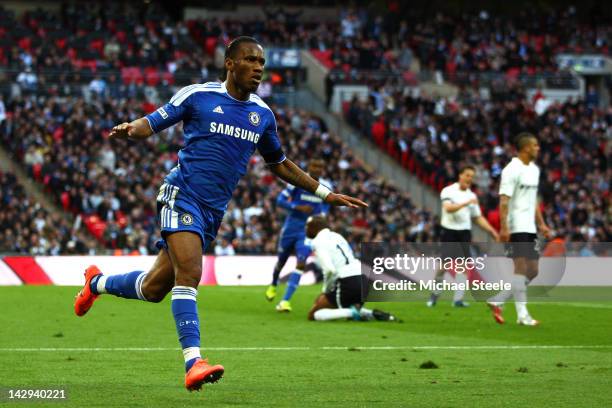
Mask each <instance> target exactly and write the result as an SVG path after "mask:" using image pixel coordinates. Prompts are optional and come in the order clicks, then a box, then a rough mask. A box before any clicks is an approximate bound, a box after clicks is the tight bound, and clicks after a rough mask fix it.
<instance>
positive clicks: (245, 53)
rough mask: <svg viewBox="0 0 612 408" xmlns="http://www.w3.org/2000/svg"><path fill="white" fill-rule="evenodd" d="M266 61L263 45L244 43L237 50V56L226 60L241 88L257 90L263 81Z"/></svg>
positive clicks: (228, 68)
mask: <svg viewBox="0 0 612 408" xmlns="http://www.w3.org/2000/svg"><path fill="white" fill-rule="evenodd" d="M265 63H266V59H265V58H264V50H263V48H262V47H261V45H259V44H255V43H242V44H240V47H239V48H238V51H237V52H236V57H235V58H233V59H231V58H228V59H227V60H226V68H227V70H228V72H229V73H230V75H232V76H233V80H234V82H235V83H236V85H238V87H239V88H240V89H243V90H245V91H247V92H255V91H256V90H257V87H259V83H260V82H261V78H262V76H263V69H264V65H265Z"/></svg>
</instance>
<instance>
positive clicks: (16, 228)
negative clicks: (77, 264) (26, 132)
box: [0, 172, 97, 255]
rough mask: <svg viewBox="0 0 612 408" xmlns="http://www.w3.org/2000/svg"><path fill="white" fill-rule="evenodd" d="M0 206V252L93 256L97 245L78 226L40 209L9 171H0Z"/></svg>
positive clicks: (60, 215)
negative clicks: (0, 208)
mask: <svg viewBox="0 0 612 408" xmlns="http://www.w3.org/2000/svg"><path fill="white" fill-rule="evenodd" d="M0 205H1V207H2V211H0V253H23V254H31V255H58V254H88V253H95V250H96V247H97V245H96V243H95V242H93V239H92V238H91V236H90V235H89V234H87V232H86V231H85V229H84V228H81V227H80V224H79V223H74V222H69V221H68V220H67V219H66V218H64V217H63V216H62V214H61V213H57V212H56V213H49V212H47V211H46V210H45V209H43V208H42V206H41V205H40V204H38V203H37V202H35V201H34V200H32V198H31V197H29V196H28V195H27V194H26V192H25V190H24V188H23V186H22V185H21V184H19V182H18V181H17V178H16V177H15V175H14V174H13V173H11V172H0Z"/></svg>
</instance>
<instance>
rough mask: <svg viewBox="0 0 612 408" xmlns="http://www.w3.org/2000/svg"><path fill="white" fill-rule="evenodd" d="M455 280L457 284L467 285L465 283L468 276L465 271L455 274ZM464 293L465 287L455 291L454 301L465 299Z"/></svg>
mask: <svg viewBox="0 0 612 408" xmlns="http://www.w3.org/2000/svg"><path fill="white" fill-rule="evenodd" d="M455 282H456V283H457V284H461V285H465V283H466V282H467V276H465V273H457V274H455ZM464 295H465V290H464V289H457V290H456V291H455V294H454V295H453V302H458V301H460V300H463V296H464Z"/></svg>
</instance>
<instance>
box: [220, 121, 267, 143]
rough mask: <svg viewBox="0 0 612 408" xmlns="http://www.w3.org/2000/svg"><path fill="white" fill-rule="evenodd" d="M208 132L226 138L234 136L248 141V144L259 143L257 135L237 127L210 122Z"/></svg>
mask: <svg viewBox="0 0 612 408" xmlns="http://www.w3.org/2000/svg"><path fill="white" fill-rule="evenodd" d="M210 132H211V133H222V134H224V135H227V136H234V137H235V138H238V139H242V140H248V141H249V142H253V143H257V142H258V141H259V133H255V132H253V131H250V130H246V129H242V128H239V127H238V126H231V125H228V124H225V123H217V122H210Z"/></svg>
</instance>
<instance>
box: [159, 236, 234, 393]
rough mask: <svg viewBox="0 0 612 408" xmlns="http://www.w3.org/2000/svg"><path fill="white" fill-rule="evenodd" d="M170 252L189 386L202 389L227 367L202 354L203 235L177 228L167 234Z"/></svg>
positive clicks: (176, 316) (174, 308)
mask: <svg viewBox="0 0 612 408" xmlns="http://www.w3.org/2000/svg"><path fill="white" fill-rule="evenodd" d="M166 242H167V243H168V254H169V256H170V259H171V261H172V266H173V268H174V276H175V281H174V287H173V288H172V314H173V316H174V321H175V323H176V331H177V333H178V337H179V341H180V343H181V347H182V349H183V356H184V358H185V371H186V372H187V374H186V376H185V386H186V387H187V389H188V390H190V391H191V390H198V389H200V388H201V387H202V384H203V383H205V382H215V381H217V380H218V379H219V378H221V376H222V375H223V371H224V369H223V367H222V366H220V365H215V366H210V365H208V361H207V360H203V359H202V357H201V354H200V319H199V317H198V308H197V303H196V298H197V294H198V291H197V287H198V284H199V283H200V279H201V277H202V247H203V245H202V244H203V242H202V239H201V238H200V236H199V235H198V234H196V233H194V232H191V231H180V232H175V233H172V234H170V235H168V236H167V237H166Z"/></svg>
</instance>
